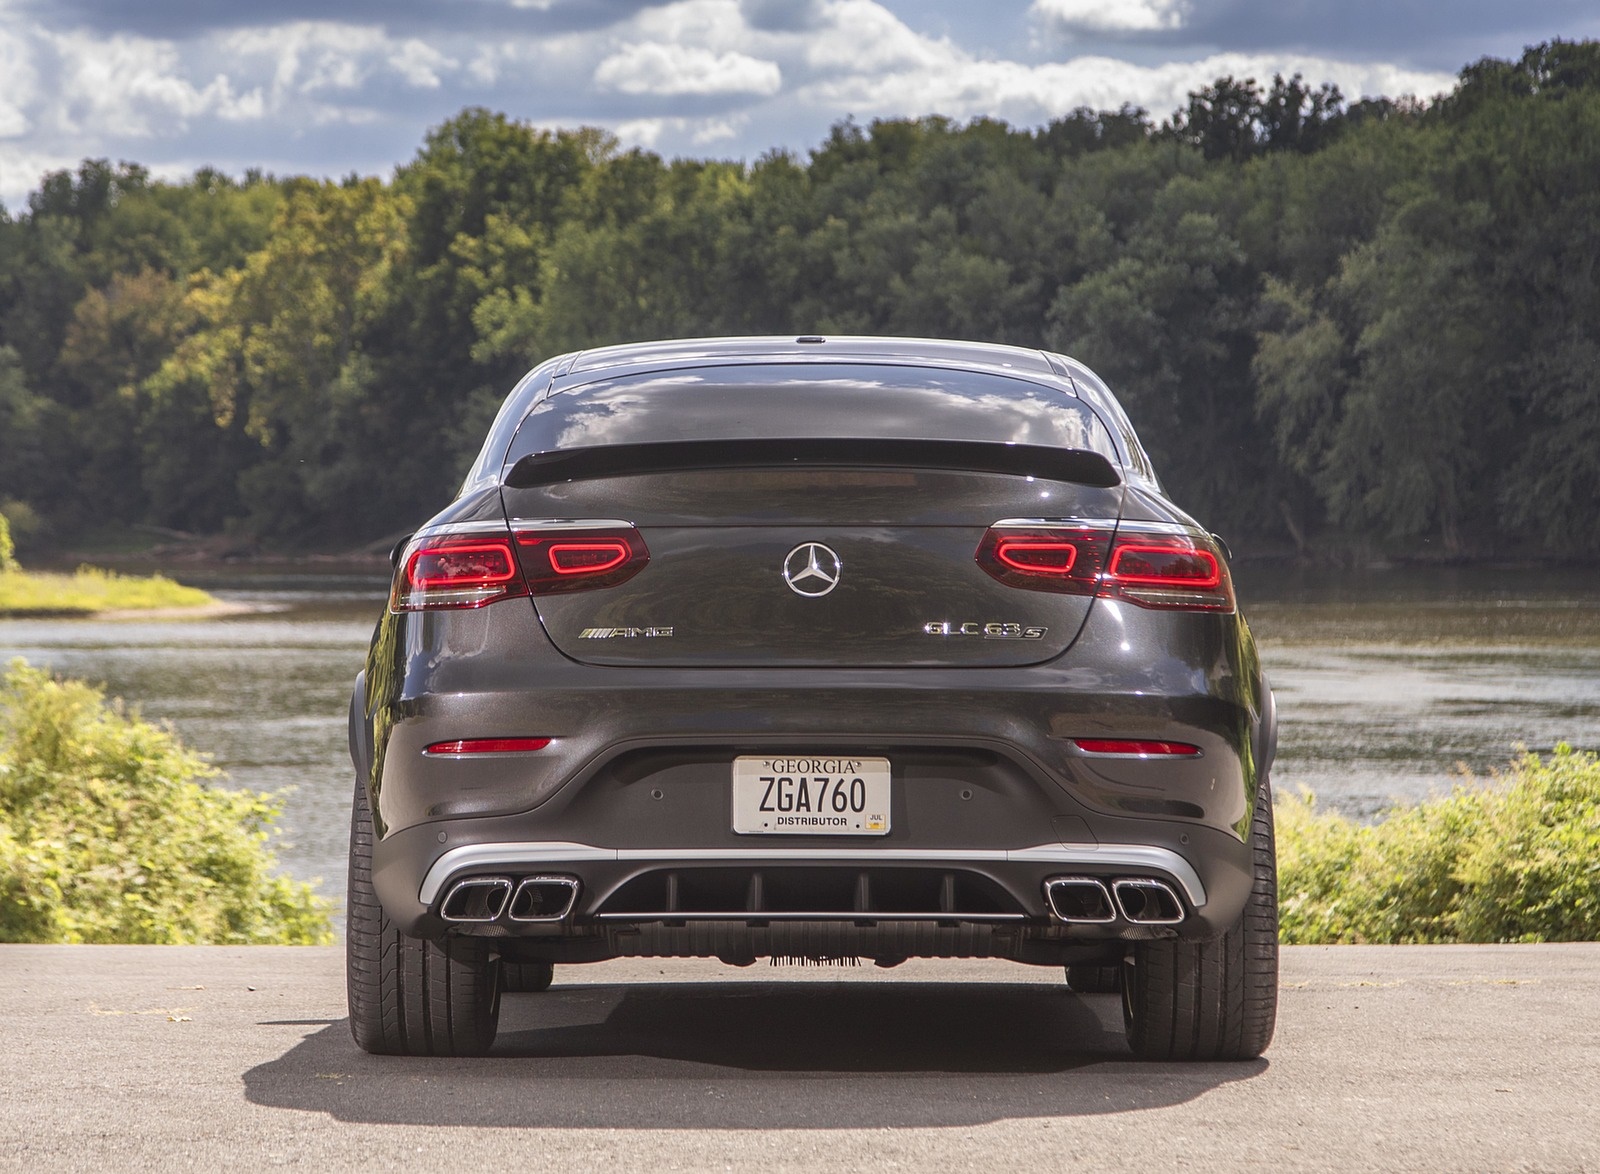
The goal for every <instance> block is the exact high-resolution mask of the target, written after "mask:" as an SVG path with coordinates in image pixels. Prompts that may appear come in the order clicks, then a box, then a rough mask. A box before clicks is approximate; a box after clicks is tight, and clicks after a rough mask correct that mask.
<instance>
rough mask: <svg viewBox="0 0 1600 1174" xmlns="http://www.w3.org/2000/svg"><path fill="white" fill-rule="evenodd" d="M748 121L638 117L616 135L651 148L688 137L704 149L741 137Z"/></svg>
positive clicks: (632, 144) (621, 125) (614, 130)
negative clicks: (671, 138) (672, 137)
mask: <svg viewBox="0 0 1600 1174" xmlns="http://www.w3.org/2000/svg"><path fill="white" fill-rule="evenodd" d="M746 121H747V120H746V119H745V118H742V117H735V118H634V119H629V120H628V121H627V122H622V123H618V124H617V125H616V126H615V127H614V128H612V133H613V134H615V135H616V136H617V139H618V141H619V142H621V143H622V144H623V145H624V146H628V147H645V148H651V147H654V146H655V145H656V144H657V143H659V142H660V141H661V139H662V137H663V136H664V135H668V134H672V135H677V136H682V137H687V138H688V140H689V141H690V142H691V143H694V144H696V145H698V146H704V145H706V144H708V143H719V142H725V141H727V140H728V139H731V138H735V137H737V136H738V134H739V132H740V131H741V130H742V129H744V125H745V123H746Z"/></svg>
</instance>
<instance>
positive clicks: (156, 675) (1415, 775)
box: [0, 565, 1600, 897]
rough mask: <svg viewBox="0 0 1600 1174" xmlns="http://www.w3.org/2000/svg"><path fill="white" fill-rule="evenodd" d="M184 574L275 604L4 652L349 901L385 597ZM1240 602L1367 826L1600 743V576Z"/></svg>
mask: <svg viewBox="0 0 1600 1174" xmlns="http://www.w3.org/2000/svg"><path fill="white" fill-rule="evenodd" d="M179 577H181V578H183V579H184V580H185V581H194V582H196V583H197V585H199V586H203V587H206V588H207V589H208V590H210V591H212V593H213V594H215V595H216V596H218V597H219V598H221V599H223V600H227V601H230V602H237V603H243V604H249V605H252V606H253V607H256V608H259V609H260V610H257V611H252V612H250V613H248V614H242V615H237V616H232V617H228V618H222V619H210V620H162V621H155V620H144V621H141V620H120V621H105V620H0V660H9V659H10V658H12V657H14V656H21V657H25V658H26V659H27V660H29V661H30V662H32V663H33V664H36V665H44V666H47V667H49V668H51V669H53V670H55V671H57V672H61V673H65V674H68V675H71V676H76V677H83V678H86V679H88V680H91V681H95V682H98V683H102V684H104V685H105V686H106V688H107V689H108V691H109V692H110V693H111V694H113V695H114V696H118V697H122V698H124V699H126V701H127V702H128V704H129V705H130V706H132V707H136V708H137V709H138V710H139V711H140V712H141V713H142V714H143V715H144V716H145V717H147V718H153V719H158V720H163V721H170V722H171V723H172V725H173V726H174V727H175V728H176V730H177V731H178V733H179V734H180V735H181V736H182V738H183V739H184V741H185V742H186V743H187V744H188V745H190V746H191V747H193V748H195V749H198V750H202V751H204V752H206V753H207V754H209V755H211V756H212V758H213V760H214V761H215V762H216V764H217V765H218V766H220V767H222V768H223V769H224V770H225V771H227V773H228V775H229V777H230V778H231V780H232V781H233V783H234V784H235V785H239V786H248V787H253V788H256V789H258V790H264V791H273V790H279V789H284V788H292V789H291V790H289V792H288V794H287V795H286V797H285V801H284V814H283V818H282V820H281V821H280V823H281V827H282V836H281V838H280V840H279V842H278V845H277V850H278V854H279V859H280V861H281V862H282V865H283V868H284V870H285V872H287V873H288V874H289V875H291V876H295V877H298V878H301V879H309V880H316V881H318V882H319V884H320V886H321V889H322V891H323V892H325V893H326V894H328V895H329V896H333V897H342V890H343V884H344V880H343V878H344V860H345V849H346V838H347V835H348V824H349V802H350V784H351V773H350V765H349V760H348V757H347V755H346V750H345V712H346V706H347V704H348V701H349V693H350V685H351V682H352V681H353V680H354V678H355V674H356V672H357V670H358V669H359V668H360V666H361V663H362V659H363V656H364V651H365V648H366V643H367V640H368V638H369V636H370V635H371V631H372V625H373V622H374V620H375V619H376V617H377V615H378V611H379V609H380V608H381V607H382V606H383V598H384V593H385V589H386V584H384V583H383V582H380V581H377V580H375V579H373V578H370V577H366V576H359V575H293V576H278V577H273V576H267V575H251V576H248V577H240V576H235V577H219V576H209V577H202V576H190V575H184V574H182V573H181V572H180V573H179ZM1238 581H1239V594H1240V598H1241V600H1242V602H1243V605H1244V608H1245V612H1246V614H1247V615H1248V616H1249V618H1250V621H1251V625H1252V627H1253V628H1254V630H1255V632H1256V634H1257V637H1258V638H1259V639H1260V642H1261V647H1262V657H1263V660H1264V662H1265V663H1266V666H1267V670H1268V672H1269V674H1270V676H1271V678H1272V683H1273V687H1274V689H1275V690H1276V693H1277V696H1278V704H1279V712H1280V718H1281V741H1280V748H1279V754H1278V765H1277V767H1276V768H1275V770H1274V782H1275V784H1276V786H1277V787H1278V789H1279V790H1280V792H1281V791H1284V790H1292V789H1295V788H1298V787H1309V788H1311V789H1312V790H1313V791H1314V792H1315V793H1316V794H1317V796H1318V798H1319V799H1320V800H1321V801H1322V802H1324V803H1326V804H1327V805H1329V806H1331V807H1334V808H1337V809H1339V810H1342V811H1345V812H1347V813H1350V814H1352V815H1355V816H1358V817H1361V818H1371V817H1372V816H1374V815H1376V814H1377V813H1379V812H1381V811H1382V810H1384V809H1385V808H1387V807H1390V806H1392V805H1393V804H1395V803H1397V802H1399V803H1405V802H1413V801H1415V800H1417V799H1420V798H1423V797H1426V796H1427V795H1428V794H1430V793H1436V792H1439V791H1443V790H1446V789H1448V788H1449V787H1450V786H1451V784H1452V782H1453V781H1455V780H1454V776H1455V773H1456V771H1457V770H1458V768H1459V767H1462V766H1464V767H1465V768H1466V769H1469V770H1471V771H1474V772H1477V773H1479V774H1484V773H1486V772H1488V771H1490V770H1491V769H1493V768H1494V767H1496V766H1498V765H1502V764H1504V763H1505V762H1506V761H1507V760H1508V759H1509V758H1510V757H1511V756H1512V754H1513V753H1514V748H1515V747H1516V746H1517V745H1518V744H1519V743H1525V744H1526V745H1527V746H1528V747H1529V748H1530V749H1534V750H1548V749H1549V748H1550V747H1551V746H1553V745H1555V744H1556V743H1557V742H1560V741H1568V742H1571V743H1573V744H1574V745H1577V746H1580V747H1584V748H1590V749H1593V748H1596V747H1600V582H1597V580H1596V576H1595V575H1594V574H1593V573H1591V572H1587V571H1548V570H1542V571H1538V572H1530V571H1526V570H1522V571H1518V570H1486V569H1443V570H1441V569H1414V568H1408V569H1404V570H1391V571H1370V572H1366V573H1363V574H1351V573H1348V572H1330V571H1308V570H1296V571H1275V570H1266V569H1261V568H1256V567H1252V566H1249V565H1246V566H1244V567H1242V568H1241V569H1240V571H1239V573H1238Z"/></svg>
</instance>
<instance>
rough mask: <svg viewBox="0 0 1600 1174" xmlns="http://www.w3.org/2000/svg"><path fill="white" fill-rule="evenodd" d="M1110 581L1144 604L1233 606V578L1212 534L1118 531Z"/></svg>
mask: <svg viewBox="0 0 1600 1174" xmlns="http://www.w3.org/2000/svg"><path fill="white" fill-rule="evenodd" d="M1105 581H1106V586H1107V587H1108V588H1109V589H1110V590H1112V591H1115V592H1116V593H1117V594H1118V595H1120V596H1121V597H1122V598H1124V599H1127V600H1131V601H1132V602H1134V603H1137V604H1139V605H1140V606H1142V607H1167V608H1179V609H1183V610H1188V611H1232V610H1233V609H1234V599H1233V580H1232V579H1231V578H1230V577H1229V575H1228V567H1227V564H1226V563H1224V562H1223V561H1222V553H1221V551H1219V550H1218V549H1217V546H1216V543H1215V541H1214V540H1213V539H1211V538H1209V537H1204V538H1200V537H1195V536H1194V535H1192V534H1141V533H1137V532H1135V533H1131V534H1125V533H1119V534H1118V535H1117V540H1116V542H1115V544H1114V545H1113V546H1112V548H1111V565H1110V566H1109V567H1107V568H1106V575H1105Z"/></svg>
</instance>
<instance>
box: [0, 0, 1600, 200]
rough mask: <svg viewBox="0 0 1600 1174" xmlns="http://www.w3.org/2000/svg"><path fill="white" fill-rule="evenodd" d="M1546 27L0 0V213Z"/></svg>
mask: <svg viewBox="0 0 1600 1174" xmlns="http://www.w3.org/2000/svg"><path fill="white" fill-rule="evenodd" d="M1555 37H1564V38H1567V39H1577V38H1583V37H1600V3H1596V0H674V2H670V3H650V2H647V0H349V2H346V3H337V2H330V0H251V2H250V3H248V4H241V3H238V2H236V0H235V2H228V0H135V2H131V3H130V2H129V0H0V202H3V203H4V205H5V207H6V208H7V209H9V210H11V211H12V212H13V213H15V212H17V211H20V210H22V209H23V208H25V207H26V200H27V195H28V193H29V192H30V191H32V190H34V189H35V188H36V187H37V186H38V183H39V179H40V177H41V176H42V175H44V174H45V173H46V172H48V171H52V170H56V169H59V168H73V167H76V166H77V164H78V162H79V161H80V160H82V159H84V158H108V159H111V160H128V161H131V162H136V163H141V164H143V165H145V166H146V167H148V168H149V169H150V170H151V172H152V173H153V174H155V175H156V176H158V177H161V178H167V179H176V178H181V177H182V176H185V175H187V174H189V173H191V172H193V171H194V170H195V169H196V168H197V167H200V166H207V165H209V166H213V167H217V168H220V169H221V170H223V171H226V172H229V173H232V174H235V175H237V174H242V173H243V171H244V170H245V169H246V168H249V167H257V168H261V169H263V170H266V171H268V172H272V173H275V174H278V175H291V174H308V175H317V176H331V177H339V176H344V175H349V174H351V173H359V174H362V175H380V176H387V175H389V174H390V173H391V172H392V170H393V168H394V167H395V166H396V165H397V164H401V163H404V162H406V161H407V160H409V159H410V158H412V157H413V156H414V155H415V154H416V152H417V149H418V147H419V146H420V145H421V142H422V138H423V136H424V134H425V133H426V131H427V130H428V128H429V127H432V126H436V125H438V124H439V123H440V122H442V121H443V120H445V119H446V118H449V117H450V116H452V115H453V114H455V113H457V112H458V111H460V110H461V109H462V108H464V107H467V106H484V107H488V108H489V109H491V110H497V111H503V112H505V113H506V114H508V115H510V116H511V117H513V118H516V119H519V120H522V121H525V122H528V123H531V124H534V125H537V126H541V127H552V128H553V127H572V126H580V125H591V126H602V127H605V128H607V129H609V130H610V131H612V132H613V133H614V134H615V135H616V136H617V137H618V139H619V140H620V141H621V143H622V144H623V145H624V146H643V147H648V148H650V149H652V150H654V151H657V152H659V153H660V154H662V155H663V156H667V157H674V156H689V157H702V158H703V157H711V158H727V159H745V160H749V161H754V160H755V159H757V158H759V157H760V156H761V155H762V154H764V153H765V152H767V151H769V150H772V149H774V148H780V149H786V150H789V151H792V152H795V153H796V154H797V155H800V156H801V157H804V155H805V153H806V152H807V151H809V150H810V149H811V148H813V147H815V146H817V145H818V144H819V143H820V142H822V140H823V139H824V138H826V136H827V133H828V128H829V127H830V126H832V125H833V124H834V123H835V122H838V121H839V120H841V119H843V118H846V117H854V118H855V119H856V120H857V121H859V122H863V123H866V122H870V121H871V120H872V119H874V118H889V117H903V116H920V115H926V114H942V115H945V116H948V117H951V118H954V119H958V120H961V121H965V120H967V119H971V118H974V117H977V116H980V115H981V116H988V117H995V118H1002V119H1005V120H1006V121H1007V122H1010V123H1011V124H1013V125H1015V126H1024V127H1032V126H1039V125H1042V124H1044V123H1046V122H1048V121H1049V120H1050V119H1051V118H1054V117H1058V116H1060V115H1062V114H1065V113H1067V112H1069V111H1071V110H1073V109H1074V108H1076V107H1079V106H1090V107H1095V108H1112V109H1114V108H1117V107H1120V106H1122V105H1123V104H1125V103H1131V104H1133V105H1136V106H1142V107H1144V108H1145V109H1147V110H1149V111H1150V112H1151V113H1152V114H1153V115H1155V116H1156V118H1157V119H1158V120H1160V119H1162V118H1165V117H1166V116H1167V115H1169V114H1170V113H1171V112H1172V111H1173V110H1174V109H1176V108H1177V107H1179V106H1180V105H1182V104H1183V102H1184V99H1185V95H1186V94H1187V93H1188V92H1189V91H1191V90H1194V89H1196V88H1198V87H1200V86H1203V85H1206V84H1208V83H1209V82H1211V81H1213V80H1214V79H1216V78H1217V77H1220V76H1223V75H1227V74H1231V75H1233V76H1235V77H1241V76H1249V77H1255V78H1257V79H1260V80H1261V81H1263V82H1269V81H1270V79H1271V77H1272V75H1273V74H1274V73H1283V74H1285V75H1288V74H1291V73H1293V72H1295V71H1299V72H1300V73H1302V74H1303V75H1304V76H1305V78H1306V80H1307V81H1310V82H1313V83H1321V82H1324V81H1328V82H1333V83H1335V84H1337V85H1338V86H1339V87H1340V89H1341V90H1343V91H1344V93H1345V95H1346V97H1347V98H1352V99H1353V98H1356V97H1365V96H1375V95H1387V96H1391V97H1397V96H1399V95H1401V94H1415V95H1417V96H1419V97H1424V98H1426V97H1430V96H1433V95H1436V94H1438V93H1441V92H1444V91H1445V90H1447V89H1449V87H1450V86H1451V85H1452V84H1453V81H1454V77H1455V74H1456V71H1458V70H1459V69H1460V68H1461V67H1462V66H1463V65H1465V64H1467V63H1468V62H1471V61H1475V60H1477V59H1478V58H1480V57H1484V56H1494V57H1510V58H1514V57H1516V56H1518V55H1520V54H1521V52H1522V50H1523V48H1524V47H1525V46H1527V45H1530V44H1536V43H1538V42H1540V41H1545V40H1549V39H1552V38H1555Z"/></svg>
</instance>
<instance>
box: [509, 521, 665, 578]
mask: <svg viewBox="0 0 1600 1174" xmlns="http://www.w3.org/2000/svg"><path fill="white" fill-rule="evenodd" d="M516 541H517V558H518V561H519V562H520V563H521V565H522V574H523V576H524V578H526V579H527V581H528V590H529V592H531V593H532V594H534V595H555V594H557V593H559V592H564V591H591V590H594V589H595V588H598V587H615V586H616V585H617V584H618V583H623V582H626V581H627V580H629V579H631V578H633V577H634V576H635V575H637V574H638V573H639V572H640V571H642V570H644V566H645V564H646V563H648V562H649V561H650V551H649V549H648V548H647V547H646V546H645V544H644V539H643V538H642V537H640V535H639V531H637V530H635V529H634V528H633V527H632V526H607V527H596V528H594V529H579V528H565V527H564V528H562V529H559V530H518V531H517V533H516Z"/></svg>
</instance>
